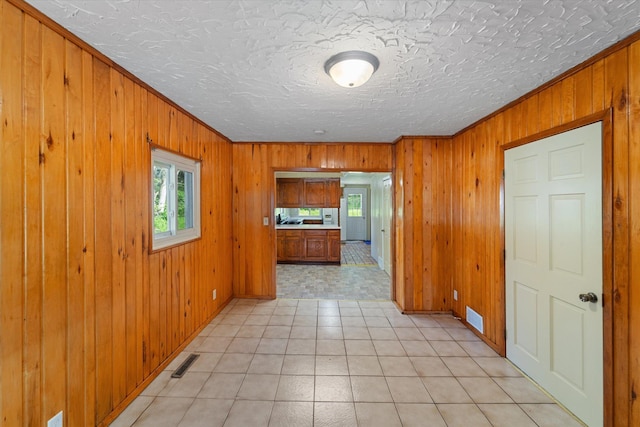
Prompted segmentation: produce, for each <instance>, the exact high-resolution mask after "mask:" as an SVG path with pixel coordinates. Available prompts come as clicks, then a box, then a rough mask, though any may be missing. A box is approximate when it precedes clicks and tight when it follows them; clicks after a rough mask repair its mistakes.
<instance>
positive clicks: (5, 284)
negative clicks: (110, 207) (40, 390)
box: [0, 5, 59, 426]
mask: <svg viewBox="0 0 640 427" xmlns="http://www.w3.org/2000/svg"><path fill="white" fill-rule="evenodd" d="M1 13H2V14H1V15H0V23H1V24H2V25H0V34H1V35H0V46H1V50H0V69H1V70H3V72H2V73H1V74H0V96H1V97H2V103H1V104H0V105H1V107H0V119H1V121H2V124H1V126H2V136H1V138H0V153H1V155H0V170H2V176H0V196H1V198H0V215H1V217H2V226H1V227H0V255H1V256H2V260H1V263H0V283H1V284H2V285H1V287H2V294H1V295H0V316H1V317H0V321H1V322H2V323H1V326H2V328H1V329H0V330H1V331H2V333H1V334H0V356H1V357H2V359H1V362H0V378H1V379H2V383H1V386H0V387H1V388H0V395H1V396H0V413H1V414H2V418H1V419H0V422H1V423H2V425H3V426H15V425H18V424H19V423H20V422H21V420H22V418H23V416H24V414H23V412H22V409H23V407H22V397H23V391H24V390H23V381H22V361H23V357H24V356H23V334H22V327H21V323H22V316H23V306H24V303H23V282H22V271H23V269H22V265H23V254H24V252H25V248H24V243H23V242H24V240H23V238H22V230H23V228H24V218H23V216H22V212H24V205H23V203H24V198H23V194H24V191H25V189H24V184H23V180H22V177H23V176H24V168H25V164H24V160H23V156H24V154H25V153H24V148H23V146H22V140H23V138H24V137H25V135H24V134H23V128H22V126H21V124H22V121H23V115H22V114H23V113H22V90H23V84H24V83H23V76H22V66H21V65H22V55H21V49H22V44H23V29H22V24H23V22H22V14H21V13H20V12H19V11H18V10H17V9H15V8H14V7H12V6H9V5H4V7H3V8H2V9H1ZM10 180H11V181H13V183H12V182H9V181H10ZM27 344H29V342H28V341H27ZM29 362H30V364H32V363H33V361H32V360H29ZM26 391H27V392H30V391H31V390H26ZM56 391H57V392H58V393H59V390H56Z"/></svg>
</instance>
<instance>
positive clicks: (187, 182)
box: [176, 170, 193, 230]
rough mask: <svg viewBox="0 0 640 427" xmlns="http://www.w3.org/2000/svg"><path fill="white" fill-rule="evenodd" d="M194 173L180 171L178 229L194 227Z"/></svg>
mask: <svg viewBox="0 0 640 427" xmlns="http://www.w3.org/2000/svg"><path fill="white" fill-rule="evenodd" d="M192 193H193V174H192V173H191V172H187V171H183V170H181V171H178V190H177V193H176V196H177V198H178V206H177V208H178V223H177V225H178V230H185V229H187V228H193V200H192V197H191V195H192Z"/></svg>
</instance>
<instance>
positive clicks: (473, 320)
mask: <svg viewBox="0 0 640 427" xmlns="http://www.w3.org/2000/svg"><path fill="white" fill-rule="evenodd" d="M467 323H469V324H470V325H471V326H473V327H474V328H476V329H477V330H478V331H480V333H481V334H483V333H484V325H483V321H482V316H480V315H479V314H478V313H476V312H475V311H473V309H471V307H469V306H467Z"/></svg>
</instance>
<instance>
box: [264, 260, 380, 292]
mask: <svg viewBox="0 0 640 427" xmlns="http://www.w3.org/2000/svg"><path fill="white" fill-rule="evenodd" d="M276 293H277V296H278V298H312V299H313V298H328V299H336V300H389V299H390V297H391V279H390V278H389V275H388V274H387V273H386V272H385V271H384V270H380V268H378V266H377V265H369V266H353V265H342V266H340V265H304V264H277V265H276Z"/></svg>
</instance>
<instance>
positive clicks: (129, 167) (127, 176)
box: [122, 79, 142, 395]
mask: <svg viewBox="0 0 640 427" xmlns="http://www.w3.org/2000/svg"><path fill="white" fill-rule="evenodd" d="M123 83H124V84H123V90H122V92H123V100H122V101H123V105H122V107H123V111H124V134H123V150H122V151H123V153H129V155H125V156H124V159H123V177H122V178H123V183H122V186H123V195H124V200H123V207H122V211H123V212H125V213H126V212H130V214H129V215H125V218H124V230H123V231H124V233H123V236H124V237H123V239H124V240H123V261H124V297H125V303H124V308H125V316H124V319H125V322H124V325H125V331H126V334H125V337H126V341H125V346H124V347H125V351H123V353H125V361H126V362H125V371H126V377H125V378H126V382H125V385H126V388H125V395H129V394H130V393H131V392H132V391H133V390H134V388H135V386H136V385H137V383H138V375H137V374H138V360H140V358H139V357H138V353H137V348H136V347H137V346H136V343H137V342H139V341H140V338H141V337H140V335H139V333H138V324H137V322H136V312H137V311H138V309H139V303H140V302H141V300H140V299H139V295H138V294H137V292H136V289H137V288H141V287H142V283H140V282H138V280H137V279H138V275H137V272H138V271H139V270H141V267H142V265H141V263H140V260H139V257H138V256H139V253H140V252H139V250H138V244H139V242H138V236H137V234H138V233H137V230H139V229H140V228H139V227H140V223H139V215H138V212H137V210H136V205H137V202H138V200H137V191H136V190H137V188H136V184H137V182H138V181H139V179H140V176H139V174H138V172H137V169H136V151H137V150H136V147H137V146H139V143H138V141H140V140H139V139H136V127H135V123H136V122H135V120H136V119H138V120H139V117H137V118H136V108H135V107H136V105H135V101H136V96H135V90H134V84H133V82H132V81H131V80H130V79H124V82H123ZM138 111H139V108H138Z"/></svg>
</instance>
